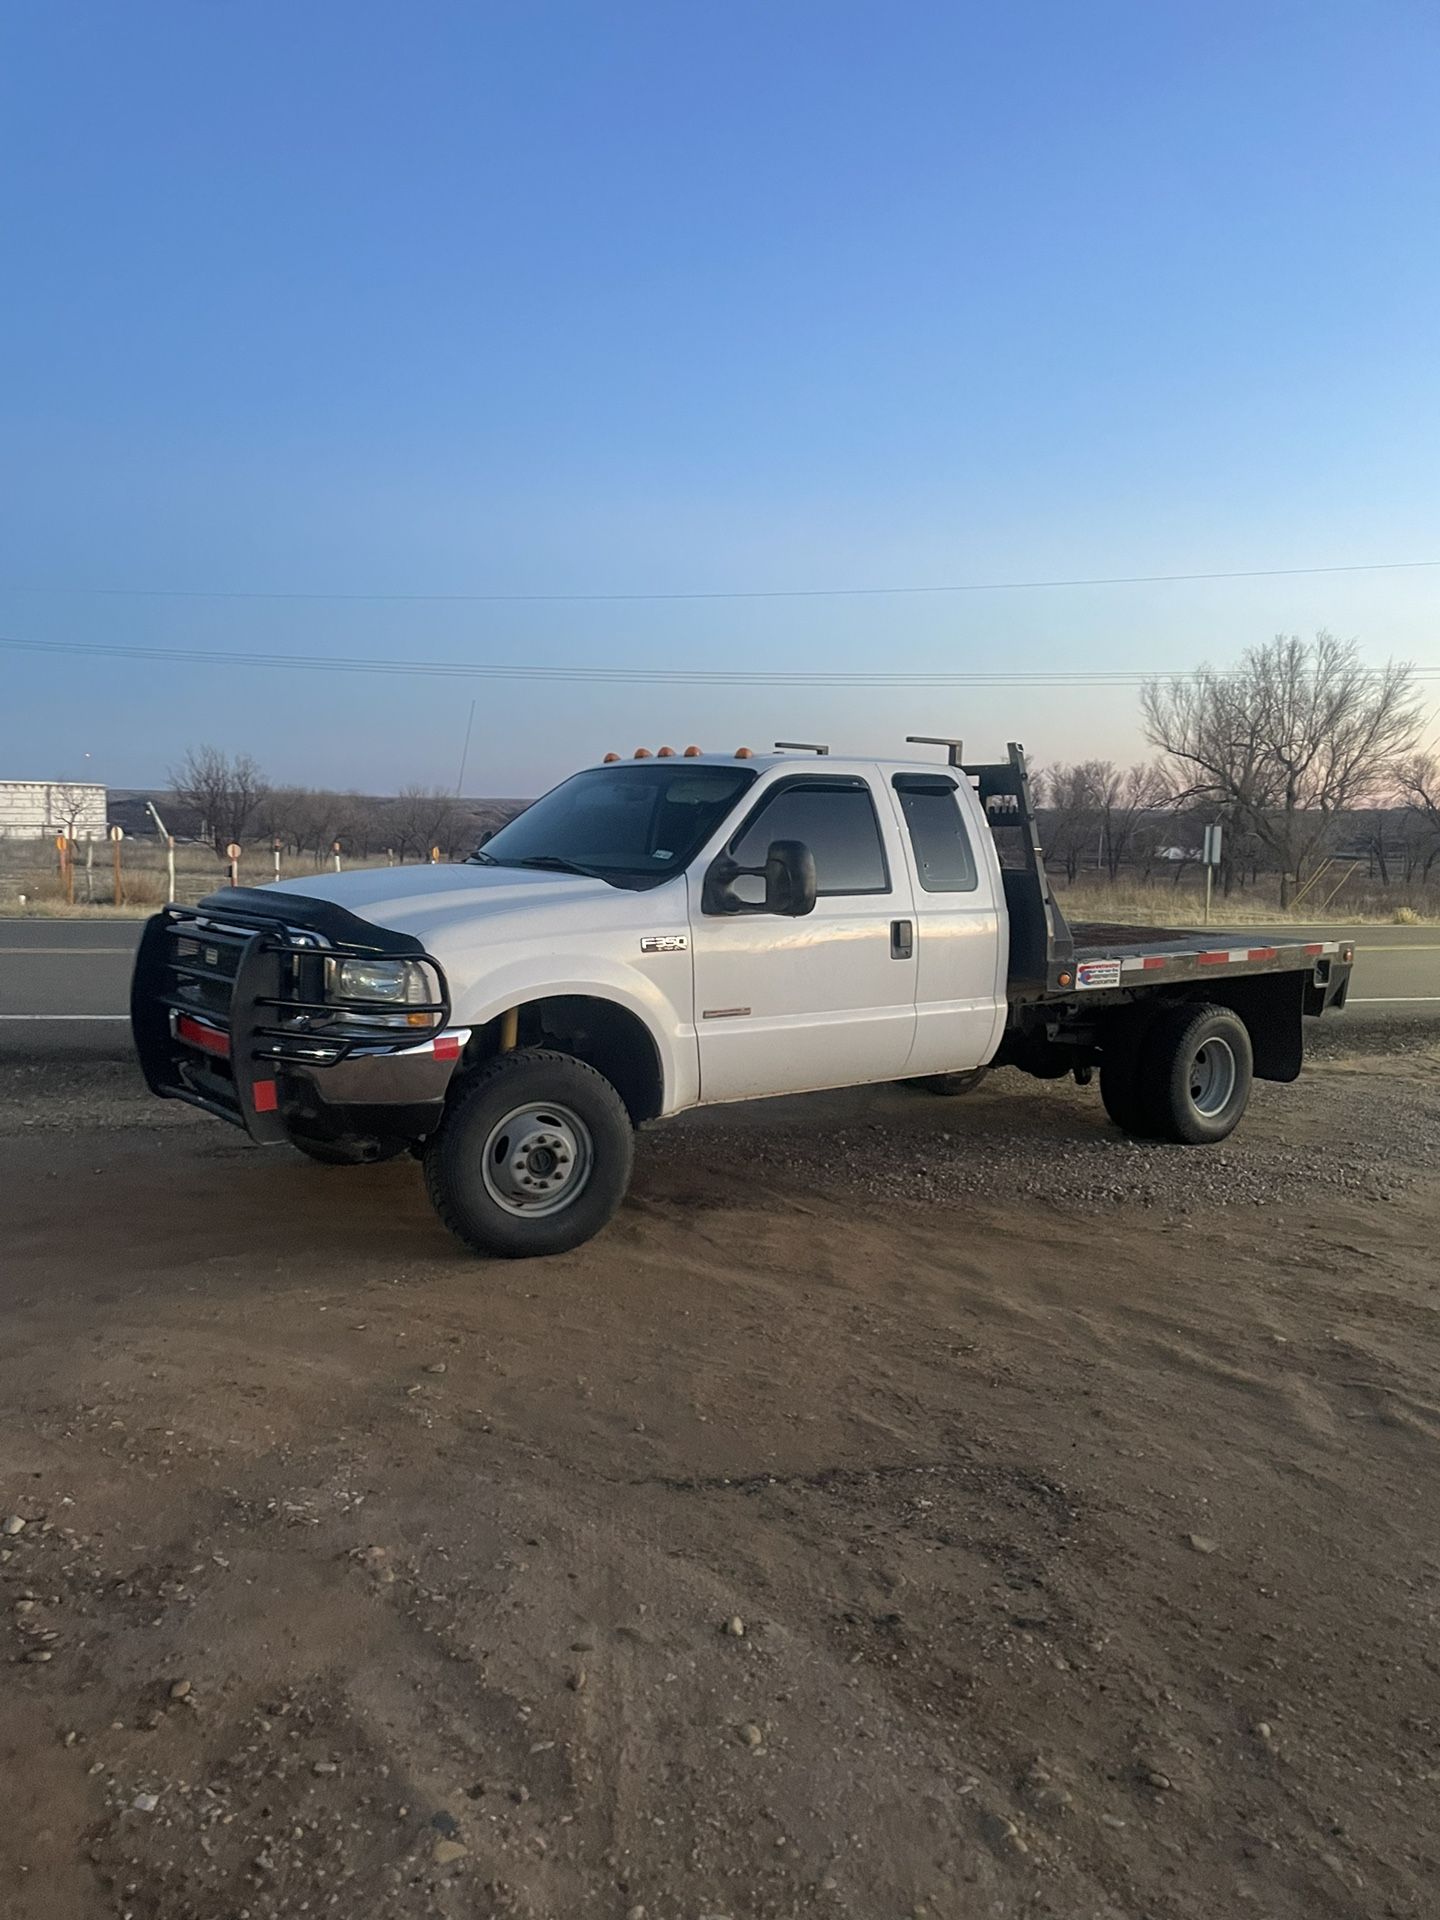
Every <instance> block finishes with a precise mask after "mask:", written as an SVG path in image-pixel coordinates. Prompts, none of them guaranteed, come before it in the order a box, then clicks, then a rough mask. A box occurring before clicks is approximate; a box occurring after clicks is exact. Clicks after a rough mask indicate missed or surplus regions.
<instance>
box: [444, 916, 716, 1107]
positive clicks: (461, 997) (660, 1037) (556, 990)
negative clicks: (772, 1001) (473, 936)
mask: <svg viewBox="0 0 1440 1920" xmlns="http://www.w3.org/2000/svg"><path fill="white" fill-rule="evenodd" d="M565 958H566V960H567V961H568V962H569V966H568V967H567V968H566V970H565V971H564V972H558V971H557V972H551V971H549V970H548V969H541V968H539V967H537V966H536V964H535V962H534V960H533V958H528V959H522V958H516V959H514V960H511V961H510V962H508V963H506V962H504V961H502V962H501V963H500V964H499V965H498V966H497V967H495V968H494V969H493V970H488V969H487V971H486V973H485V976H484V979H483V980H480V981H476V982H473V983H471V984H470V985H469V986H467V987H465V988H463V989H462V988H460V987H458V986H457V985H456V984H455V983H454V982H453V981H452V982H451V990H452V995H453V1003H452V1004H453V1012H452V1016H451V1017H452V1020H453V1021H454V1023H455V1024H456V1025H457V1026H466V1027H478V1026H483V1025H485V1024H486V1023H487V1022H489V1021H491V1020H498V1019H499V1017H500V1015H501V1014H502V1013H507V1012H508V1011H509V1010H510V1008H511V1007H518V1006H523V1005H524V1004H525V1003H526V1002H527V1001H530V1000H548V999H550V998H551V997H552V996H558V995H561V994H566V995H569V994H574V995H578V996H581V997H582V998H585V999H590V1000H608V1001H611V1002H613V1004H614V1005H616V1006H618V1007H623V1008H624V1010H625V1011H626V1012H627V1013H630V1014H633V1015H634V1016H635V1018H636V1019H637V1020H639V1021H640V1023H641V1025H642V1026H643V1027H644V1028H645V1030H646V1032H647V1033H648V1034H649V1035H650V1038H651V1041H652V1042H653V1043H654V1047H655V1053H656V1057H657V1058H658V1059H659V1062H660V1073H661V1078H662V1081H663V1093H662V1101H661V1112H662V1113H665V1114H671V1113H679V1112H681V1111H682V1110H683V1109H684V1108H686V1107H693V1106H695V1105H696V1104H697V1102H698V1101H699V1098H700V1043H699V1038H698V1036H697V1034H696V1032H695V1023H694V1020H693V1019H692V1018H687V1017H685V1016H686V1015H687V1014H689V1012H690V1010H691V1006H690V1003H691V999H692V995H693V986H692V976H691V972H690V966H689V956H688V954H685V953H678V954H675V955H662V956H658V963H659V965H661V966H665V967H667V968H668V967H673V968H674V969H675V971H676V975H677V977H676V981H675V987H676V996H675V998H672V997H670V996H669V995H667V994H666V993H665V992H664V991H663V990H662V989H661V987H660V985H659V984H658V982H657V981H655V980H652V979H651V978H649V976H648V975H647V974H646V973H644V972H642V971H641V970H640V969H639V968H637V967H628V966H624V965H622V964H620V963H619V962H618V961H616V960H613V959H604V958H602V957H601V956H599V955H598V954H579V955H569V954H567V955H566V956H565ZM662 977H663V976H662ZM681 996H683V999H682V998H681ZM677 1001H680V1004H677Z"/></svg>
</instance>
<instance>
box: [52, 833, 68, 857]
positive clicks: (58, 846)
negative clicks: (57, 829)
mask: <svg viewBox="0 0 1440 1920" xmlns="http://www.w3.org/2000/svg"><path fill="white" fill-rule="evenodd" d="M69 844H70V842H69V841H68V840H67V839H66V838H65V836H64V834H63V833H57V834H56V836H55V851H56V852H57V853H64V851H65V849H66V848H67V847H68V846H69Z"/></svg>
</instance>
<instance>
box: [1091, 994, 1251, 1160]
mask: <svg viewBox="0 0 1440 1920" xmlns="http://www.w3.org/2000/svg"><path fill="white" fill-rule="evenodd" d="M1254 1065H1255V1063H1254V1054H1253V1051H1252V1049H1251V1045H1250V1035H1249V1033H1248V1032H1247V1031H1246V1027H1245V1022H1244V1021H1243V1020H1242V1019H1241V1018H1240V1016H1239V1015H1238V1014H1236V1013H1232V1012H1231V1010H1230V1008H1229V1007H1217V1006H1207V1005H1203V1004H1201V1005H1197V1004H1195V1003H1194V1002H1193V1001H1186V1002H1183V1003H1182V1004H1180V1005H1178V1006H1173V1007H1167V1008H1164V1009H1163V1010H1162V1011H1161V1012H1159V1013H1157V1014H1156V1015H1154V1017H1153V1018H1151V1019H1149V1020H1148V1021H1146V1020H1145V1019H1144V1018H1143V1016H1140V1015H1139V1014H1138V1013H1137V1015H1136V1016H1134V1017H1132V1018H1129V1019H1125V1018H1123V1017H1122V1019H1121V1021H1119V1022H1117V1025H1116V1027H1115V1028H1114V1029H1113V1030H1112V1034H1111V1035H1110V1036H1107V1039H1106V1042H1105V1046H1104V1049H1103V1051H1102V1054H1101V1059H1100V1097H1101V1099H1102V1100H1103V1101H1104V1103H1105V1111H1106V1112H1107V1113H1108V1114H1109V1116H1110V1118H1111V1119H1112V1120H1113V1121H1114V1122H1115V1124H1116V1126H1117V1127H1119V1128H1120V1130H1121V1131H1122V1132H1123V1133H1128V1134H1129V1135H1130V1137H1131V1138H1132V1139H1136V1140H1170V1141H1174V1142H1176V1143H1177V1144H1180V1145H1183V1146H1208V1145H1212V1144H1213V1143H1214V1142H1215V1141H1217V1140H1223V1139H1225V1138H1226V1136H1227V1135H1229V1134H1231V1133H1233V1132H1234V1130H1235V1128H1236V1126H1238V1124H1239V1122H1240V1116H1241V1115H1242V1114H1243V1113H1244V1111H1245V1108H1246V1105H1247V1104H1248V1102H1249V1099H1250V1088H1251V1085H1252V1083H1253V1080H1254Z"/></svg>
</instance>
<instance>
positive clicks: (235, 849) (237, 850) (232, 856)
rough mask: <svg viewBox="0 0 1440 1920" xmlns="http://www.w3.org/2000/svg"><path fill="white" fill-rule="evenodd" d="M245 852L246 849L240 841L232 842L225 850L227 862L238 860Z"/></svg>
mask: <svg viewBox="0 0 1440 1920" xmlns="http://www.w3.org/2000/svg"><path fill="white" fill-rule="evenodd" d="M244 851H245V849H244V848H243V847H242V846H241V844H240V842H239V841H238V840H232V841H231V842H230V844H229V846H228V847H226V849H225V858H226V859H227V860H238V859H239V858H240V856H241V854H242V853H243V852H244Z"/></svg>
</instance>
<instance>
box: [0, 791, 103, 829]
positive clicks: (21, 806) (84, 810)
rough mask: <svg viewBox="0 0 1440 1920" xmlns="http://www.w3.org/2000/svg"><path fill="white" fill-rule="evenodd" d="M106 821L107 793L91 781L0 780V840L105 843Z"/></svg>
mask: <svg viewBox="0 0 1440 1920" xmlns="http://www.w3.org/2000/svg"><path fill="white" fill-rule="evenodd" d="M105 820H106V796H105V789H104V787H97V786H94V785H92V784H91V782H90V781H88V780H0V840H38V839H41V838H48V837H50V836H51V835H53V834H57V833H68V834H71V835H73V837H74V838H75V839H77V840H86V839H90V838H94V839H96V840H102V839H103V838H104V837H105Z"/></svg>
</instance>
